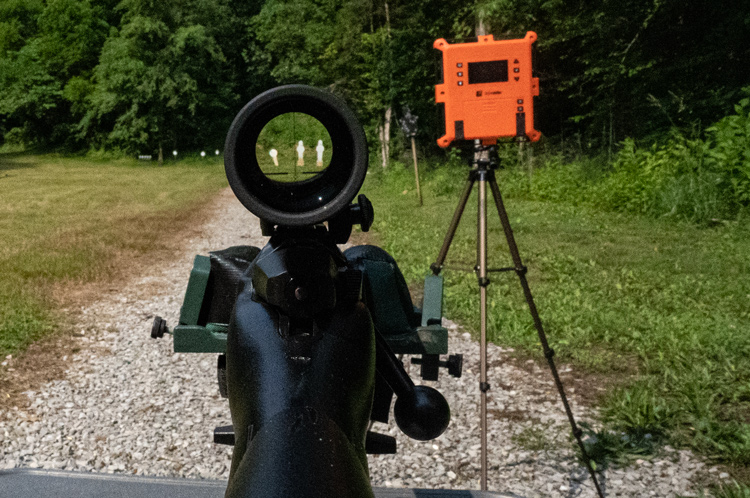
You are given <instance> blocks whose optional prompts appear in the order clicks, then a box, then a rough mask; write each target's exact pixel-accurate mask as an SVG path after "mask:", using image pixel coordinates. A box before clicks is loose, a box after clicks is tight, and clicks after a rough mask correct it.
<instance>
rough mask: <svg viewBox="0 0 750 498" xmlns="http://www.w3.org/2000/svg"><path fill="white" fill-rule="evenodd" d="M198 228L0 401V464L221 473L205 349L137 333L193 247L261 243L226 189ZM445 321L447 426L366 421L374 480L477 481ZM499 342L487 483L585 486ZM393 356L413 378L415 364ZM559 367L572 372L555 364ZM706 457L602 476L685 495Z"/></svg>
mask: <svg viewBox="0 0 750 498" xmlns="http://www.w3.org/2000/svg"><path fill="white" fill-rule="evenodd" d="M200 233H202V236H201V237H198V236H197V235H196V236H194V237H192V238H190V239H189V240H186V241H185V243H184V247H183V250H182V251H181V256H180V257H178V258H175V259H174V260H173V261H172V262H170V263H169V264H165V265H163V266H161V267H159V268H154V269H153V270H152V272H151V273H150V274H148V275H142V276H140V277H137V278H134V279H133V280H132V281H131V282H129V283H127V284H125V285H124V287H123V288H122V290H121V292H120V293H119V295H118V296H117V297H115V298H112V297H111V296H109V297H108V296H103V297H102V298H101V299H100V300H98V301H95V302H92V303H90V304H88V305H86V306H84V307H82V308H81V309H80V310H79V311H80V316H81V322H80V324H79V328H80V335H81V337H80V338H78V340H79V341H80V344H81V349H80V351H79V352H78V353H76V354H74V355H72V356H71V357H69V358H66V361H68V362H69V368H68V370H67V373H66V378H65V379H62V380H56V381H54V382H50V383H48V384H46V385H44V386H43V387H42V388H41V389H40V391H39V392H31V391H29V392H27V393H26V395H27V396H28V397H29V400H30V401H31V406H30V407H29V409H28V410H22V409H19V408H11V409H10V410H9V412H10V413H8V414H5V413H0V442H1V443H2V444H0V469H9V468H14V467H27V468H44V469H63V470H76V471H89V472H107V473H119V474H122V473H127V474H137V475H156V476H173V477H189V478H205V479H226V478H227V476H228V473H229V464H230V459H231V452H232V450H231V448H230V447H227V446H220V445H215V444H214V443H213V438H212V433H213V429H214V427H216V426H220V425H228V424H229V423H230V422H231V420H230V415H229V408H228V403H227V401H226V400H225V399H222V398H221V397H220V396H219V391H218V387H217V384H216V370H215V368H216V366H215V361H216V360H215V356H214V355H201V354H184V353H173V352H172V341H171V338H169V337H167V336H165V338H164V339H162V340H152V339H151V338H150V336H149V331H150V329H151V322H152V321H153V318H154V316H155V315H160V316H162V317H164V318H165V319H166V320H167V322H168V324H169V326H170V328H171V327H173V326H174V325H175V324H176V323H177V320H178V316H179V310H180V305H181V301H182V297H183V295H184V292H185V288H186V286H187V280H188V276H189V271H190V268H191V267H192V260H193V257H194V256H195V254H207V253H208V251H211V250H217V249H223V248H226V247H229V246H232V245H240V244H246V245H257V246H263V245H264V244H265V242H266V239H265V238H264V237H262V236H261V234H260V227H259V223H258V220H257V218H255V217H254V216H252V215H251V214H250V213H248V212H247V211H246V210H245V209H244V208H243V207H242V206H241V205H240V204H239V202H238V201H237V200H236V199H235V198H234V196H233V195H232V194H231V191H229V190H228V189H227V190H226V191H224V192H223V193H222V194H221V195H220V196H218V198H217V201H216V203H215V205H214V206H213V208H212V213H211V216H210V219H209V221H208V222H207V223H206V224H205V226H204V227H203V229H202V230H201V231H200ZM435 249H436V250H437V248H435ZM542 314H543V310H542ZM445 324H446V326H447V327H448V328H449V330H450V338H449V347H450V351H451V353H452V354H454V353H463V354H464V371H463V377H461V378H460V379H455V378H452V377H449V376H448V375H447V373H445V372H441V378H440V381H438V382H424V383H425V384H428V385H432V386H433V387H436V388H437V389H439V390H440V391H441V392H442V393H443V394H444V395H445V397H446V399H447V400H448V402H449V404H450V406H451V415H452V420H451V424H450V426H449V428H448V430H447V431H446V432H445V433H444V434H443V435H442V436H440V437H439V438H437V439H436V440H434V441H428V442H420V441H414V440H410V439H409V438H407V437H406V436H404V435H403V434H401V432H400V431H399V430H398V429H397V428H396V426H395V424H394V423H393V422H391V423H390V424H388V425H384V424H379V423H378V424H375V426H374V427H373V430H375V431H377V432H381V433H386V434H390V435H393V436H395V437H396V439H397V441H398V448H399V451H398V454H396V455H374V456H370V458H369V462H370V475H371V480H372V482H373V484H374V485H375V486H385V487H418V488H451V489H478V487H479V470H480V469H479V452H480V444H479V415H478V411H479V410H478V401H479V382H478V373H479V364H478V363H479V360H478V358H479V346H478V344H477V343H476V342H475V341H473V340H472V338H471V335H470V334H469V333H468V332H466V331H464V330H462V329H461V327H460V326H458V325H457V324H455V323H453V322H450V321H448V320H446V321H445ZM511 353H512V349H508V348H503V347H501V346H497V345H493V344H490V345H489V352H488V357H489V359H490V362H491V365H492V368H491V369H490V370H489V378H490V384H491V385H492V389H491V391H490V392H489V396H488V411H489V414H490V418H489V427H490V433H489V441H490V443H489V461H490V472H489V489H490V490H495V491H498V492H506V493H513V494H514V495H516V496H524V497H528V498H532V497H542V496H544V497H593V496H595V492H594V488H593V485H592V483H591V480H590V478H589V476H588V474H587V472H586V470H585V468H584V467H583V466H582V465H580V463H579V461H578V458H577V456H576V452H575V450H574V447H573V445H572V444H571V443H570V441H569V439H568V435H569V433H570V429H569V426H568V422H567V418H566V417H565V413H564V411H563V408H562V405H561V403H560V401H559V399H558V397H557V394H556V391H555V390H554V385H553V383H552V381H551V377H550V375H549V373H548V372H547V371H546V370H542V369H539V368H536V367H535V366H534V365H531V366H533V367H534V369H533V371H534V373H533V374H529V373H528V371H527V370H525V369H520V368H518V367H516V366H514V365H513V364H512V362H510V361H507V360H508V359H509V357H510V354H511ZM9 359H10V357H8V358H7V359H6V361H7V360H9ZM404 361H405V363H406V366H407V369H408V370H410V373H411V375H412V377H413V378H414V379H415V381H416V379H418V375H417V374H418V366H412V365H410V361H409V358H408V357H406V358H404ZM532 363H533V362H532ZM560 370H561V371H562V372H569V371H571V369H570V367H568V366H566V365H561V366H560ZM417 383H419V381H417ZM569 398H570V400H571V405H572V408H573V411H574V414H575V416H576V418H577V420H579V421H587V422H589V423H591V424H593V425H594V426H596V420H597V413H596V411H595V410H592V409H589V408H586V407H583V406H581V404H580V403H578V399H577V396H576V394H575V393H574V392H573V390H572V389H571V390H570V391H569ZM2 415H10V416H9V417H4V416H2ZM706 467H707V466H706V464H705V463H704V462H702V461H701V460H700V459H699V458H698V457H696V456H695V455H693V454H692V453H690V452H689V451H685V450H681V451H676V450H674V449H672V448H669V447H665V448H663V449H662V450H661V452H660V454H659V455H658V456H657V457H656V458H653V459H651V460H650V461H649V460H648V459H639V460H636V461H634V462H633V463H632V464H631V465H629V466H627V467H623V468H617V467H610V468H608V469H607V470H606V471H604V472H603V473H601V474H600V479H601V480H600V482H601V483H602V485H603V487H604V489H605V490H606V495H607V496H610V497H614V496H629V497H633V496H659V497H675V496H678V495H685V496H695V495H696V494H697V493H698V492H700V491H701V489H700V488H699V486H698V484H697V483H698V482H705V481H704V480H702V479H703V477H704V476H705V475H707V473H713V475H714V476H715V475H716V474H719V473H718V469H717V468H716V467H711V468H710V469H706ZM719 477H720V478H721V479H725V478H726V477H728V476H727V475H726V474H725V473H720V474H719Z"/></svg>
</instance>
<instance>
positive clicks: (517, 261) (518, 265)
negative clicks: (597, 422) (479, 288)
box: [489, 175, 604, 498]
mask: <svg viewBox="0 0 750 498" xmlns="http://www.w3.org/2000/svg"><path fill="white" fill-rule="evenodd" d="M489 183H490V189H491V190H492V196H493V197H494V198H495V206H497V214H498V216H500V223H502V225H503V231H504V232H505V238H506V239H507V241H508V249H509V250H510V255H511V258H513V265H514V267H515V270H516V274H517V275H518V279H519V280H520V281H521V287H522V288H523V294H524V296H525V297H526V303H527V304H528V305H529V312H530V313H531V317H532V318H533V320H534V327H535V328H536V332H537V335H538V336H539V342H540V343H541V344H542V350H543V351H544V357H545V358H547V363H548V364H549V368H550V371H551V372H552V377H553V378H554V380H555V385H556V386H557V392H558V393H560V399H561V400H562V403H563V406H564V407H565V413H566V414H567V416H568V421H569V422H570V428H571V429H572V430H573V436H575V438H576V441H577V442H578V447H579V448H580V449H581V454H582V455H583V460H584V462H585V463H586V467H587V468H588V471H589V474H590V475H591V479H592V480H593V481H594V487H596V492H597V494H598V495H599V496H600V497H601V498H604V493H603V492H602V489H601V487H600V486H599V480H598V479H597V477H596V472H594V468H593V467H592V466H591V458H590V457H589V454H588V452H587V451H586V447H585V446H584V445H583V441H582V440H581V434H582V431H581V429H579V428H578V425H577V424H576V420H575V417H573V412H572V411H571V409H570V404H569V403H568V397H567V396H566V395H565V389H564V388H563V384H562V381H561V380H560V375H559V374H558V372H557V367H556V366H555V360H554V359H553V357H554V356H555V351H554V350H553V349H552V348H550V347H549V343H548V342H547V334H545V333H544V328H543V327H542V320H541V318H539V312H538V311H537V309H536V304H534V297H533V296H532V295H531V289H530V288H529V282H528V281H527V280H526V267H525V266H523V263H522V262H521V256H520V254H519V253H518V246H516V239H515V237H514V236H513V229H511V227H510V221H509V220H508V213H507V212H506V211H505V205H504V204H503V196H502V194H501V193H500V188H499V187H498V186H497V181H496V180H495V176H494V175H492V176H490V178H489Z"/></svg>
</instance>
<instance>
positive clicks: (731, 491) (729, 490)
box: [701, 482, 750, 498]
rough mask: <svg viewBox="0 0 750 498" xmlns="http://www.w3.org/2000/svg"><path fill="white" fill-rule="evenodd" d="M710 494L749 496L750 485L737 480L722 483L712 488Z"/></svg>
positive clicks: (732, 497)
mask: <svg viewBox="0 0 750 498" xmlns="http://www.w3.org/2000/svg"><path fill="white" fill-rule="evenodd" d="M701 496H703V495H701ZM711 496H713V498H750V487H748V486H746V485H745V484H740V483H738V482H733V483H731V484H722V485H720V486H718V487H717V488H715V489H713V490H712V493H711Z"/></svg>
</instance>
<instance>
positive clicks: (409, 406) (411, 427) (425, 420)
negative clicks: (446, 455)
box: [393, 386, 451, 441]
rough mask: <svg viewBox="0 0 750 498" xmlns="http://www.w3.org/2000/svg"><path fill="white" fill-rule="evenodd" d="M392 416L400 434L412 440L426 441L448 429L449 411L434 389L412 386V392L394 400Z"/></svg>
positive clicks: (442, 398) (440, 395)
mask: <svg viewBox="0 0 750 498" xmlns="http://www.w3.org/2000/svg"><path fill="white" fill-rule="evenodd" d="M393 416H394V418H395V419H396V425H398V428H399V429H401V432H403V433H404V434H406V435H407V436H409V437H410V438H412V439H416V440H418V441H428V440H430V439H435V438H436V437H438V436H440V435H441V434H442V433H443V432H445V429H447V428H448V424H449V423H450V421H451V409H450V407H449V406H448V402H447V401H446V400H445V398H444V397H443V395H442V394H440V392H439V391H437V390H436V389H433V388H431V387H428V386H414V391H412V392H411V393H409V394H406V395H403V396H399V397H398V398H397V399H396V405H395V406H394V407H393Z"/></svg>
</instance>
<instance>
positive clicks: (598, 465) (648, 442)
mask: <svg viewBox="0 0 750 498" xmlns="http://www.w3.org/2000/svg"><path fill="white" fill-rule="evenodd" d="M580 425H581V429H582V430H583V444H584V446H585V448H586V453H587V454H588V455H589V457H591V460H592V462H591V463H592V466H593V467H594V470H600V469H605V468H607V467H608V466H609V465H610V464H612V463H616V464H620V465H627V464H628V463H630V462H631V461H632V460H635V459H636V458H644V457H646V458H647V457H649V456H650V455H652V454H654V453H655V452H656V451H657V449H658V447H659V444H660V443H661V441H660V440H659V439H658V438H656V437H654V436H653V435H652V434H649V433H636V434H631V433H628V432H622V431H613V430H608V429H601V430H594V429H592V428H591V426H590V425H589V424H587V423H585V422H583V423H581V424H580Z"/></svg>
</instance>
